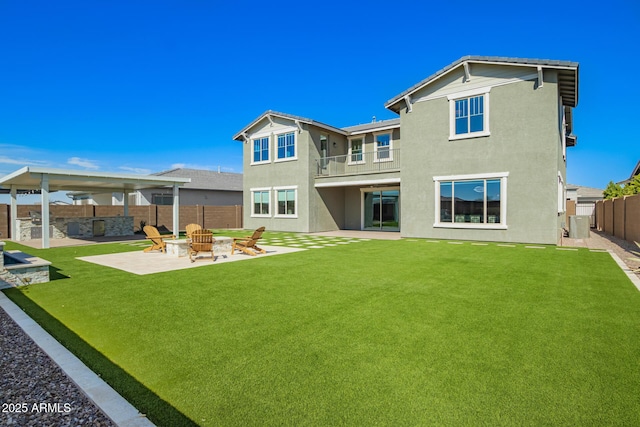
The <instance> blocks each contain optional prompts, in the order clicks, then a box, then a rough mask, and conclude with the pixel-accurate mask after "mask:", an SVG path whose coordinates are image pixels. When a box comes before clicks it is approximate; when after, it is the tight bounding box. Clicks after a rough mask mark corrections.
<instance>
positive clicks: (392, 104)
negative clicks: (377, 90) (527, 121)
mask: <svg viewBox="0 0 640 427" xmlns="http://www.w3.org/2000/svg"><path fill="white" fill-rule="evenodd" d="M465 63H478V64H492V65H509V66H516V67H538V66H540V67H542V68H547V69H559V70H571V71H574V73H575V84H574V88H573V93H574V94H575V95H574V96H575V98H574V100H573V102H571V103H570V104H569V106H571V107H575V106H577V105H578V68H579V64H578V63H577V62H569V61H545V60H539V59H524V58H500V57H495V58H490V57H487V59H482V57H477V56H470V55H468V56H463V57H462V58H460V59H458V60H457V61H454V62H452V63H451V64H449V65H447V66H446V67H444V68H442V69H441V70H439V71H436V72H435V73H434V74H432V75H431V76H429V77H427V78H426V79H424V80H422V81H420V82H418V83H417V84H415V85H413V86H411V87H410V88H409V89H407V90H405V91H403V92H402V93H400V94H399V95H396V96H395V97H393V98H391V99H390V100H389V101H387V102H386V103H385V105H384V106H385V108H387V109H389V110H391V111H393V112H395V113H398V112H399V111H400V110H401V109H402V108H403V107H402V103H404V105H405V106H406V101H405V99H406V97H407V96H409V97H410V96H411V95H413V94H414V93H415V92H417V91H419V90H421V89H423V88H424V87H425V86H427V85H429V84H431V83H433V82H434V81H436V80H438V79H440V78H441V77H443V76H446V75H447V74H449V73H450V72H451V71H453V70H455V69H457V68H458V67H460V66H463V65H464V64H465Z"/></svg>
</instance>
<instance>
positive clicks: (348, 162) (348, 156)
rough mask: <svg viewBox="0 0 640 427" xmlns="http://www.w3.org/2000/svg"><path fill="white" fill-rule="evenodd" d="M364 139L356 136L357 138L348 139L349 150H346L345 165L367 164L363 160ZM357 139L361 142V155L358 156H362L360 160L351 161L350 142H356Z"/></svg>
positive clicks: (361, 136) (362, 136)
mask: <svg viewBox="0 0 640 427" xmlns="http://www.w3.org/2000/svg"><path fill="white" fill-rule="evenodd" d="M364 138H365V136H364V135H358V136H353V137H349V149H348V150H347V164H348V165H362V164H365V163H366V162H367V161H366V160H365V158H364V147H365V144H364ZM358 139H359V140H360V141H362V142H361V147H362V153H360V155H361V156H362V160H356V161H353V158H352V156H353V153H352V142H353V141H354V140H358Z"/></svg>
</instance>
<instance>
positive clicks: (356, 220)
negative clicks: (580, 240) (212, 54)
mask: <svg viewBox="0 0 640 427" xmlns="http://www.w3.org/2000/svg"><path fill="white" fill-rule="evenodd" d="M577 102H578V64H577V63H574V62H567V61H551V60H538V59H518V58H502V57H477V56H466V57H463V58H461V59H460V60H458V61H456V62H454V63H452V64H450V65H448V66H447V67H445V68H443V69H442V70H440V71H438V72H436V73H434V74H433V75H431V76H429V77H427V78H426V79H424V80H423V81H421V82H419V83H417V84H416V85H414V86H412V87H411V88H409V89H407V90H406V91H404V92H402V93H401V94H399V95H397V96H395V97H393V98H392V99H390V100H389V101H387V103H386V104H385V107H386V108H388V109H389V110H391V111H393V112H395V113H397V114H398V115H399V117H398V118H396V119H391V120H383V121H375V122H372V123H370V124H365V125H358V126H352V127H346V128H337V127H334V126H331V125H328V124H325V123H321V122H318V121H315V120H312V119H307V118H304V117H299V116H295V115H290V114H284V113H278V112H274V111H267V112H265V113H264V114H262V115H261V116H259V117H258V118H257V119H255V120H254V121H252V122H251V123H250V124H249V125H247V126H246V127H245V128H244V129H242V130H241V131H240V132H238V133H237V134H236V135H235V136H234V139H235V140H237V141H241V142H243V144H244V206H245V218H244V224H245V226H246V227H247V228H257V227H258V226H263V225H264V226H266V227H267V229H271V230H282V231H299V232H318V231H329V230H339V229H348V230H380V231H387V230H393V231H398V230H399V231H400V233H401V235H402V236H404V237H425V238H438V239H462V240H480V241H501V242H531V243H548V244H556V243H557V242H558V241H559V238H560V236H561V233H562V228H563V227H564V226H565V222H566V220H565V200H566V194H565V191H566V185H565V183H566V147H567V146H572V145H575V143H576V137H575V136H574V135H573V134H572V108H573V107H575V106H576V105H577Z"/></svg>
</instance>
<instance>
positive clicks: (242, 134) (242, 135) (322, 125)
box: [233, 110, 347, 142]
mask: <svg viewBox="0 0 640 427" xmlns="http://www.w3.org/2000/svg"><path fill="white" fill-rule="evenodd" d="M268 116H274V117H280V118H282V119H285V120H292V121H294V122H296V123H304V124H306V125H313V126H317V127H319V128H323V129H326V130H330V131H332V132H335V133H339V134H341V135H347V133H346V132H345V131H343V130H342V129H340V128H337V127H333V126H331V125H328V124H325V123H322V122H318V121H315V120H313V119H308V118H306V117H299V116H294V115H292V114H286V113H280V112H278V111H273V110H267V111H265V112H264V113H262V114H261V115H260V116H258V118H256V119H255V120H254V121H252V122H251V123H250V124H249V125H247V126H245V127H244V128H243V129H242V130H241V131H240V132H238V133H236V134H235V135H234V136H233V139H234V140H235V141H240V142H242V141H245V140H246V138H247V136H246V135H247V132H248V131H249V130H250V129H251V128H252V127H254V126H255V125H257V124H258V123H259V122H261V121H262V120H264V119H265V118H267V117H268Z"/></svg>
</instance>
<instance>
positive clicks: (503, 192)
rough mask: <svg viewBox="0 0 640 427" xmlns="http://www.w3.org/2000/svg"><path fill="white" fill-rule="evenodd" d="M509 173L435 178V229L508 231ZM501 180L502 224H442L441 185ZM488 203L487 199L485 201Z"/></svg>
mask: <svg viewBox="0 0 640 427" xmlns="http://www.w3.org/2000/svg"><path fill="white" fill-rule="evenodd" d="M508 177H509V172H496V173H480V174H471V175H442V176H434V177H433V182H434V187H435V198H434V201H435V203H434V206H435V221H434V223H433V227H434V228H470V229H480V230H506V229H508V226H507V181H508V179H507V178H508ZM492 179H499V180H500V222H499V223H495V224H493V223H491V224H484V223H473V222H440V183H441V182H445V181H451V182H459V181H475V180H485V185H486V180H492ZM485 203H486V199H485Z"/></svg>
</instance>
